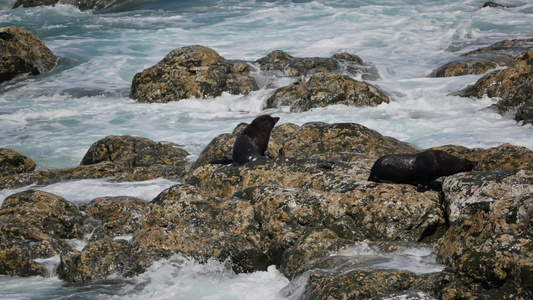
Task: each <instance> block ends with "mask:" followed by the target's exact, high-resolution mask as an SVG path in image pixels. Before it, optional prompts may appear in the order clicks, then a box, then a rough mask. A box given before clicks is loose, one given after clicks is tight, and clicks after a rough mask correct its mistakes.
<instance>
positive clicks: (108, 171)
mask: <svg viewBox="0 0 533 300" xmlns="http://www.w3.org/2000/svg"><path fill="white" fill-rule="evenodd" d="M138 175H142V176H138ZM135 176H138V178H143V177H144V178H146V177H147V176H146V174H135V173H134V174H132V173H129V172H128V170H125V169H123V168H121V167H120V166H117V165H115V164H113V163H110V162H101V163H98V164H93V165H87V166H78V167H74V168H61V169H52V170H39V171H34V172H27V173H20V174H13V175H7V176H4V177H3V178H2V180H1V181H0V189H15V188H20V187H23V186H26V185H30V184H38V185H48V184H52V183H56V182H60V181H63V180H73V179H88V178H92V179H95V178H106V177H114V178H116V179H121V180H127V179H129V180H133V179H135ZM156 177H157V176H156ZM153 178H155V177H153Z"/></svg>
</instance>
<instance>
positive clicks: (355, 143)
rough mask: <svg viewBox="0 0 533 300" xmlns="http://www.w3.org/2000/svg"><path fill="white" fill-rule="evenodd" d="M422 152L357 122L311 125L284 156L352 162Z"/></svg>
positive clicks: (291, 141) (297, 133) (288, 144)
mask: <svg viewBox="0 0 533 300" xmlns="http://www.w3.org/2000/svg"><path fill="white" fill-rule="evenodd" d="M419 150H420V149H418V148H416V147H415V146H413V145H410V144H408V143H405V142H401V141H399V140H397V139H395V138H391V137H387V136H383V135H381V134H380V133H378V132H377V131H374V130H372V129H369V128H367V127H365V126H363V125H360V124H356V123H334V124H327V123H320V122H314V123H307V124H304V125H302V126H301V128H300V130H298V131H295V132H294V134H293V135H291V136H290V138H289V139H287V140H286V141H285V143H284V146H283V154H284V156H288V157H313V158H315V157H316V158H320V159H325V158H328V159H333V158H334V159H338V160H342V161H348V162H350V161H356V160H359V159H360V158H362V157H364V158H372V159H377V158H379V157H380V156H382V155H387V154H398V153H415V152H418V151H419ZM372 163H373V162H372ZM370 167H372V165H370Z"/></svg>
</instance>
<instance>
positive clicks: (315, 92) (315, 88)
mask: <svg viewBox="0 0 533 300" xmlns="http://www.w3.org/2000/svg"><path fill="white" fill-rule="evenodd" d="M389 102H390V99H389V97H388V96H387V95H386V94H385V93H384V92H383V91H382V90H380V89H379V88H377V87H376V86H374V85H371V84H368V83H365V82H362V81H357V80H355V79H352V78H351V77H349V76H346V75H342V74H338V73H332V72H328V71H324V70H323V69H320V70H319V71H318V72H317V73H315V74H314V75H313V76H311V78H309V80H308V81H306V82H303V80H301V81H298V82H296V83H294V84H293V85H289V86H285V87H282V88H279V89H278V90H276V92H275V93H274V95H272V96H271V97H270V98H268V99H267V101H266V108H275V107H280V106H290V107H291V112H302V111H308V110H310V109H312V108H317V107H326V106H329V105H333V104H343V105H348V106H377V105H379V104H381V103H389Z"/></svg>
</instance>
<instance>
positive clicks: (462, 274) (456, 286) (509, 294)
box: [436, 182, 533, 299]
mask: <svg viewBox="0 0 533 300" xmlns="http://www.w3.org/2000/svg"><path fill="white" fill-rule="evenodd" d="M488 184H489V185H490V184H494V183H488ZM486 185H487V183H486V182H482V183H480V184H479V186H480V188H481V187H484V186H486ZM530 185H531V183H530ZM531 224H533V193H526V194H522V195H518V196H512V197H509V198H503V197H502V198H498V199H490V196H489V198H487V199H486V201H482V199H480V201H477V202H473V203H470V204H469V205H467V206H466V207H465V208H464V209H463V210H462V214H461V215H460V216H458V218H457V219H456V220H455V221H454V222H452V223H451V225H450V228H449V230H448V232H447V233H446V235H445V237H444V238H443V240H442V241H441V242H440V248H439V250H438V259H439V260H440V261H441V262H442V263H445V264H446V265H447V268H446V269H445V270H444V272H442V273H441V274H440V276H439V279H438V280H437V284H436V292H437V294H438V295H439V299H457V298H461V299H532V298H533V277H532V276H531V275H532V274H533V242H532V241H533V229H532V226H531Z"/></svg>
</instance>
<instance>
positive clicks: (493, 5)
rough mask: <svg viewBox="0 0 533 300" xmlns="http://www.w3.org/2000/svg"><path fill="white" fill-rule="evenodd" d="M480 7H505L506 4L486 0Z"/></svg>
mask: <svg viewBox="0 0 533 300" xmlns="http://www.w3.org/2000/svg"><path fill="white" fill-rule="evenodd" d="M482 7H504V8H505V7H506V6H505V5H503V4H499V3H496V2H492V1H488V2H485V3H484V4H483V6H482Z"/></svg>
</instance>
